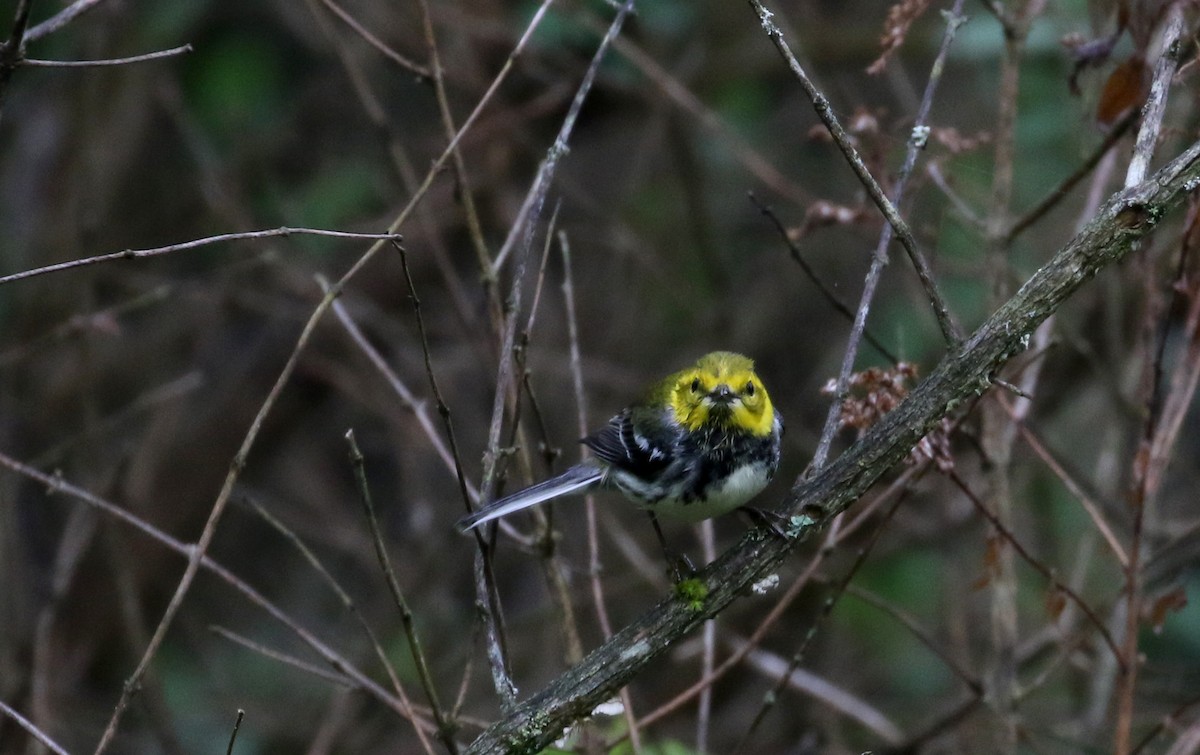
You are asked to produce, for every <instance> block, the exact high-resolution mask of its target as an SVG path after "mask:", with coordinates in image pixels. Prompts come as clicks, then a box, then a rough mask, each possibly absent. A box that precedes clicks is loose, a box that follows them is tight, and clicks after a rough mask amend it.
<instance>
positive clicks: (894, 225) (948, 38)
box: [750, 0, 966, 473]
mask: <svg viewBox="0 0 1200 755" xmlns="http://www.w3.org/2000/svg"><path fill="white" fill-rule="evenodd" d="M750 4H751V5H753V6H754V7H755V9H756V10H758V11H759V17H760V18H762V21H763V26H764V28H767V29H768V34H770V30H771V29H774V30H775V36H773V37H772V39H773V40H775V44H776V46H777V47H779V49H780V51H781V52H784V57H785V58H787V59H788V63H789V65H791V66H792V70H793V72H795V73H796V75H797V76H798V77H799V78H800V80H801V84H802V85H803V86H804V89H805V91H807V92H809V96H810V97H812V98H813V103H814V105H817V113H818V115H820V114H821V113H822V112H825V113H828V119H826V118H825V116H822V120H824V121H825V123H826V125H827V126H828V127H829V130H830V132H831V133H832V134H833V135H834V139H835V141H837V142H838V144H839V146H840V145H842V143H843V141H844V142H845V146H844V147H842V152H843V153H844V154H846V157H847V159H848V160H849V161H850V164H851V166H853V167H855V172H856V173H857V172H859V166H861V173H860V179H861V180H862V181H863V182H864V184H867V186H868V189H869V190H870V188H871V186H874V190H875V191H878V193H879V199H876V203H877V204H879V206H880V208H881V209H883V210H884V214H885V215H887V217H888V223H885V224H884V226H883V229H882V230H881V231H880V233H879V243H878V244H876V246H875V254H874V256H873V257H872V258H871V266H870V268H869V269H868V270H867V275H866V278H865V280H864V281H863V290H862V295H861V297H860V299H859V304H858V309H857V311H856V312H855V314H854V323H853V325H852V326H851V328H850V336H849V338H848V339H847V341H846V349H845V351H844V352H843V354H842V366H841V369H840V370H839V372H838V378H837V383H836V387H835V389H834V398H833V401H831V402H830V404H829V411H828V412H827V413H826V415H825V424H824V425H823V426H822V428H821V439H820V441H819V442H818V443H817V450H816V451H815V452H814V453H813V459H812V462H811V463H810V464H809V471H810V473H813V472H817V471H819V470H820V469H821V468H822V467H823V466H825V461H826V459H827V458H828V457H829V449H830V448H831V447H832V446H833V439H834V437H835V436H836V435H837V431H838V428H839V426H840V419H841V414H842V405H843V404H844V403H845V402H846V397H847V396H848V395H849V391H850V376H851V374H853V372H854V364H855V362H856V360H857V358H858V348H859V344H860V342H861V339H862V337H863V333H864V332H865V330H866V327H867V315H868V313H869V312H870V310H871V303H872V301H874V298H875V290H876V287H877V286H878V285H879V280H880V278H881V277H882V276H883V266H884V265H886V264H887V261H888V254H887V250H888V246H889V245H890V243H891V239H892V232H893V230H895V232H896V235H897V236H898V237H899V238H900V241H901V243H903V244H904V247H905V249H908V250H909V257H910V259H911V260H912V262H913V265H914V266H915V267H916V270H917V274H918V275H919V276H920V277H921V281H922V283H923V284H924V285H925V292H926V295H927V296H929V299H930V302H931V303H932V304H933V309H934V313H935V314H936V315H937V318H938V325H939V327H941V329H942V335H943V337H944V338H945V339H946V343H947V344H950V345H954V344H956V343H957V342H958V341H959V340H960V335H959V332H958V328H957V326H956V325H955V324H954V322H953V321H952V320H951V319H950V314H949V311H948V310H947V309H946V305H945V303H944V302H943V301H942V299H941V295H940V294H938V292H937V287H936V286H935V285H934V283H933V279H932V277H931V275H930V274H929V271H928V266H927V265H926V264H925V260H924V257H922V256H921V254H920V253H919V252H918V251H916V243H915V241H913V240H912V237H911V232H910V231H909V230H908V227H907V226H906V225H903V220H901V219H900V217H899V215H898V214H897V213H896V207H895V205H898V204H900V203H901V202H902V200H903V199H904V189H905V187H906V186H907V185H908V177H909V175H910V174H911V173H912V169H913V166H914V165H915V164H916V160H917V153H918V152H919V151H920V150H921V148H922V147H924V146H925V136H926V135H927V132H928V128H927V126H926V121H927V120H928V118H929V111H930V109H931V108H932V107H933V96H934V93H935V92H936V91H937V87H938V84H939V83H941V80H942V71H943V70H944V68H945V63H946V55H947V54H949V52H950V44H951V43H952V42H953V41H954V35H955V33H956V32H957V31H958V27H959V26H960V25H962V24H963V23H964V22H965V20H966V19H965V17H964V16H963V15H962V6H963V0H954V6H953V8H952V9H951V10H950V12H949V13H948V14H947V15H946V31H945V32H944V33H943V34H942V44H941V47H940V48H939V49H938V54H937V57H936V58H934V61H933V66H932V67H931V68H930V71H929V81H928V82H927V83H926V85H925V93H924V94H923V95H922V97H921V105H920V108H919V109H918V111H917V117H916V120H915V122H914V125H913V130H912V136H911V137H910V139H909V142H908V152H907V153H906V154H905V157H904V165H903V167H902V169H901V171H900V175H899V177H898V178H897V181H896V185H895V187H894V188H893V190H892V192H893V194H892V196H893V199H892V200H889V199H888V198H887V197H886V196H884V195H883V190H882V189H880V188H879V185H878V184H876V183H875V180H874V179H873V178H871V176H870V174H869V173H868V172H867V168H866V166H865V165H863V164H862V159H861V158H859V157H858V154H857V152H854V151H853V150H854V147H853V145H852V144H850V143H849V137H848V136H847V135H846V133H845V131H844V130H842V127H841V124H839V123H838V122H837V119H836V117H835V116H834V115H833V112H832V110H831V109H830V108H829V103H828V102H826V101H825V99H824V95H822V94H821V93H820V92H818V91H817V90H816V88H815V87H814V86H813V84H812V82H810V81H809V80H808V77H807V76H806V75H805V74H804V71H803V70H802V69H801V68H800V64H799V62H796V58H795V56H793V55H792V54H791V51H790V50H787V47H786V45H785V44H784V42H783V37H782V35H781V34H780V32H779V30H778V28H776V27H775V26H774V24H772V23H771V22H770V15H769V13H768V12H767V11H766V9H765V8H763V7H762V5H761V4H760V3H759V2H758V0H750ZM764 14H766V15H764ZM818 98H819V99H818ZM818 103H823V107H822V106H821V105H820V104H818ZM839 133H840V134H841V136H840V137H839V136H838V134H839ZM847 150H850V152H847ZM868 181H869V182H870V183H868ZM874 196H875V194H874V193H872V197H874ZM880 200H882V203H880ZM893 202H894V203H893ZM889 213H890V214H889ZM893 216H895V221H893V219H892V217H893ZM906 234H907V239H908V240H907V241H906V240H905V239H906Z"/></svg>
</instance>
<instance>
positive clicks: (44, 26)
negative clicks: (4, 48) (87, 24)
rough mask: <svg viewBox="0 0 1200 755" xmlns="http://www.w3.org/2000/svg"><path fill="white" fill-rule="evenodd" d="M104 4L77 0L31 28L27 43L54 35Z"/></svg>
mask: <svg viewBox="0 0 1200 755" xmlns="http://www.w3.org/2000/svg"><path fill="white" fill-rule="evenodd" d="M102 2H104V0H75V2H73V3H71V4H70V5H68V6H67V7H66V8H63V9H62V10H60V11H59V12H58V13H55V14H54V15H53V16H51V17H50V18H48V19H46V20H45V21H43V22H41V23H40V24H37V25H36V26H33V27H31V28H30V29H29V33H28V34H26V35H25V41H26V42H34V41H36V40H39V39H41V38H42V37H44V36H46V35H48V34H53V33H54V32H56V31H58V30H59V29H61V28H63V27H64V26H66V25H67V24H69V23H71V22H72V21H74V20H75V19H76V18H78V17H79V16H81V15H83V14H84V13H86V12H88V11H90V10H91V9H92V8H95V7H96V6H97V5H99V4H100V3H102Z"/></svg>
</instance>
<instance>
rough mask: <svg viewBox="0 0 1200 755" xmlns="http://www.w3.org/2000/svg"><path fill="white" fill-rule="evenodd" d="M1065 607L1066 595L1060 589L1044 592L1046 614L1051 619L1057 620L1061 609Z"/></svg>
mask: <svg viewBox="0 0 1200 755" xmlns="http://www.w3.org/2000/svg"><path fill="white" fill-rule="evenodd" d="M1066 607H1067V596H1066V594H1065V593H1064V592H1063V591H1062V590H1057V589H1055V590H1051V591H1050V592H1048V593H1046V615H1047V616H1049V617H1050V619H1051V620H1052V621H1058V617H1059V616H1061V615H1062V612H1063V609H1064V608H1066Z"/></svg>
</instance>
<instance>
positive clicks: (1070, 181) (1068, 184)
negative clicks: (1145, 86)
mask: <svg viewBox="0 0 1200 755" xmlns="http://www.w3.org/2000/svg"><path fill="white" fill-rule="evenodd" d="M1139 115H1140V113H1139V111H1138V110H1137V108H1134V109H1132V110H1130V111H1129V112H1128V113H1127V114H1126V115H1125V116H1124V117H1123V118H1121V120H1120V121H1118V122H1117V123H1116V124H1115V125H1114V126H1113V127H1112V128H1111V129H1109V131H1108V133H1107V134H1106V135H1105V137H1104V140H1103V141H1101V142H1100V144H1098V145H1097V146H1096V149H1094V150H1092V153H1091V154H1090V155H1088V156H1087V159H1086V160H1084V161H1083V163H1081V164H1080V166H1079V167H1078V168H1076V169H1075V170H1074V171H1072V173H1071V175H1069V176H1067V177H1066V178H1064V179H1063V180H1062V181H1061V182H1060V183H1059V184H1058V186H1055V187H1054V188H1053V189H1051V190H1050V191H1048V192H1047V193H1046V196H1045V197H1043V198H1042V199H1041V201H1039V202H1038V203H1037V204H1035V205H1034V206H1033V207H1030V208H1029V209H1028V210H1026V211H1025V213H1024V214H1023V215H1021V217H1019V218H1017V219H1016V220H1014V221H1013V222H1012V223H1011V224H1010V225H1009V226H1008V229H1007V230H1006V231H1005V232H1004V236H1005V242H1006V243H1011V242H1012V240H1013V239H1015V238H1016V237H1017V236H1019V235H1020V234H1021V233H1022V232H1023V231H1025V230H1026V229H1028V228H1029V227H1030V226H1032V225H1033V224H1034V223H1036V222H1038V221H1039V220H1041V219H1042V218H1043V217H1045V215H1046V213H1048V212H1050V210H1052V209H1054V207H1055V206H1057V205H1058V203H1059V202H1060V201H1061V200H1062V199H1063V197H1065V196H1067V193H1068V192H1070V191H1071V189H1073V188H1075V185H1076V184H1078V183H1079V182H1080V181H1082V180H1083V179H1084V178H1086V177H1087V176H1088V174H1089V173H1091V172H1092V171H1093V170H1094V169H1095V168H1096V166H1097V165H1099V164H1100V161H1101V160H1103V159H1104V156H1105V155H1107V154H1108V152H1109V150H1111V149H1112V148H1113V147H1115V146H1116V145H1117V142H1119V141H1121V139H1122V138H1123V137H1124V136H1125V132H1126V131H1128V130H1129V127H1130V126H1132V125H1133V124H1134V123H1135V122H1136V121H1137V119H1138V116H1139Z"/></svg>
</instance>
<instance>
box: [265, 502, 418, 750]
mask: <svg viewBox="0 0 1200 755" xmlns="http://www.w3.org/2000/svg"><path fill="white" fill-rule="evenodd" d="M247 501H248V503H249V504H250V505H251V506H252V507H253V508H254V511H255V513H257V514H258V516H259V517H260V518H262V520H263V521H265V522H266V523H267V524H268V525H270V526H271V527H272V528H274V529H275V531H276V532H278V533H279V534H281V535H283V537H284V538H285V539H286V540H287V541H288V542H289V543H291V544H292V547H294V548H295V549H296V550H297V551H299V552H300V555H301V556H303V558H304V560H305V561H307V562H308V564H309V566H311V567H312V568H313V570H315V571H316V572H317V574H318V575H319V576H320V577H321V579H322V580H324V581H325V584H327V585H329V588H330V589H331V590H333V593H334V594H335V595H337V597H338V600H340V601H341V602H342V607H343V608H345V609H346V611H347V612H349V614H350V615H351V616H353V617H354V619H355V621H357V622H358V625H359V626H360V627H362V630H363V634H365V635H366V637H367V641H368V642H370V643H371V648H372V649H373V650H374V651H375V657H376V658H378V659H379V663H380V665H381V666H383V670H384V672H385V673H386V674H387V676H388V681H390V682H391V683H392V689H393V690H395V692H396V698H397V699H398V700H399V701H400V704H401V705H402V706H403V707H404V710H405V711H406V714H405V717H406V718H407V719H408V720H409V721H410V722H411V723H412V724H413V731H414V732H415V733H416V735H417V740H418V741H419V742H420V743H421V747H422V748H424V750H425V752H426V753H427V754H428V755H433V745H432V743H431V742H430V741H429V737H428V736H427V735H426V732H425V730H426V728H431V725H429V724H428V722H427V721H425V720H424V719H423V718H421V717H420V716H418V715H417V713H416V710H415V707H414V706H413V704H412V702H411V701H410V700H409V699H408V692H407V691H405V689H404V685H402V684H401V683H400V678H399V677H398V676H397V675H396V669H395V666H394V664H393V663H392V659H391V658H390V657H388V654H387V651H385V650H384V649H383V645H382V644H381V643H380V642H379V638H378V637H377V636H376V634H375V630H374V629H372V628H371V625H370V624H369V623H367V617H366V616H363V613H362V611H360V610H358V604H357V603H355V602H354V600H353V599H352V598H351V597H350V594H349V593H347V592H346V591H345V590H344V589H343V588H342V586H341V585H340V584H338V581H337V579H335V578H334V576H333V574H331V573H330V572H329V570H328V569H326V568H325V564H323V563H321V560H320V559H319V558H317V554H316V553H314V552H313V550H312V549H311V548H309V547H308V545H307V544H306V543H305V542H304V541H303V540H301V539H300V536H299V535H297V534H296V533H295V532H294V531H293V530H292V529H291V528H290V527H288V526H287V525H286V524H284V523H283V522H282V521H281V520H280V519H279V518H278V517H276V516H274V515H273V514H271V512H269V511H267V509H266V508H265V507H263V506H262V505H261V504H260V503H259V502H258V501H256V500H254V499H253V498H248V499H247Z"/></svg>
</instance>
